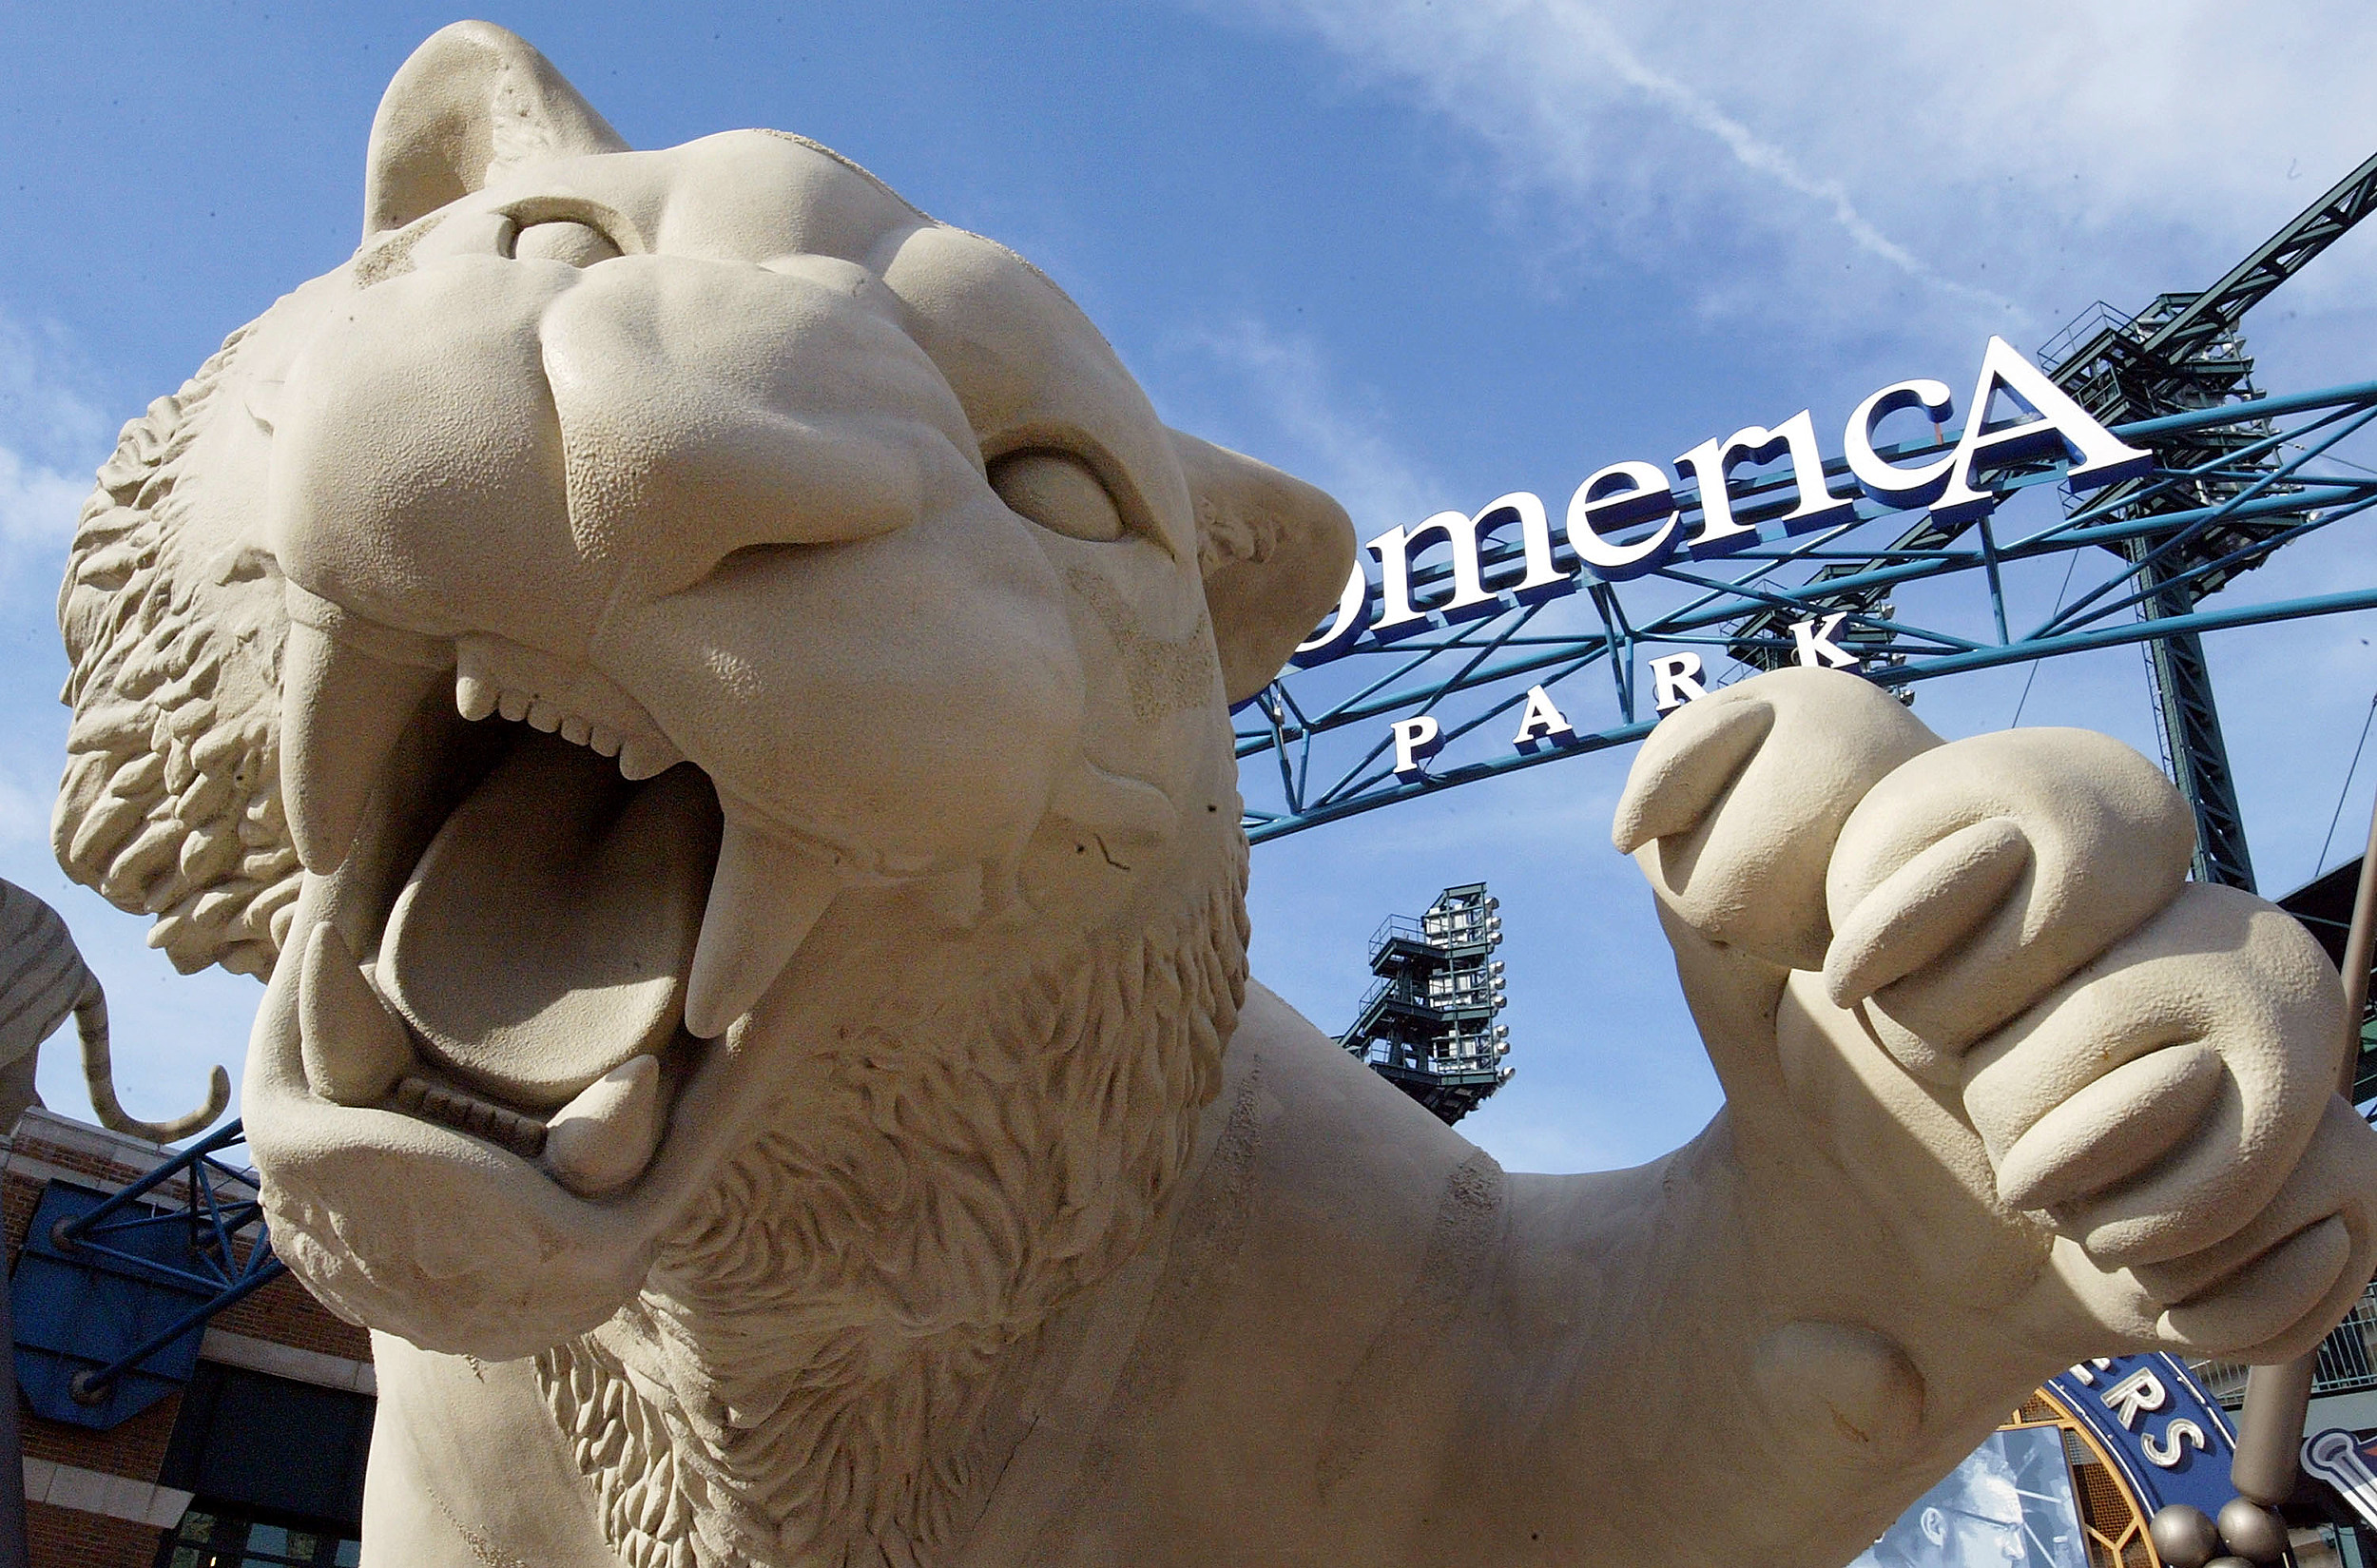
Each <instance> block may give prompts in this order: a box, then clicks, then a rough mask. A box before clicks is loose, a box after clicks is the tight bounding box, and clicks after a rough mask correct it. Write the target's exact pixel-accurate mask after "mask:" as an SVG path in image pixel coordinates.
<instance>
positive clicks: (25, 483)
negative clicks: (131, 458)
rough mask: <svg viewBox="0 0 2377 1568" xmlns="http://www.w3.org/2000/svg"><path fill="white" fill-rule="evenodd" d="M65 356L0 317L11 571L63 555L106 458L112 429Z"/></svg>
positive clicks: (3, 537)
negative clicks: (79, 387)
mask: <svg viewBox="0 0 2377 1568" xmlns="http://www.w3.org/2000/svg"><path fill="white" fill-rule="evenodd" d="M67 358H68V356H67V355H66V354H65V353H64V352H63V348H62V345H61V344H60V343H59V342H58V340H57V339H56V338H55V336H54V335H51V336H49V337H47V338H45V337H42V336H38V335H36V334H35V333H34V332H32V331H30V330H29V329H28V328H26V327H25V326H23V325H22V324H20V323H19V322H17V321H15V320H13V319H10V318H9V317H7V316H5V315H0V559H5V560H6V561H7V564H8V565H9V566H10V568H12V569H14V568H24V569H28V570H29V569H30V568H31V567H32V566H33V565H34V564H35V562H36V561H37V560H39V561H45V562H48V561H54V560H55V559H56V558H57V557H58V556H60V555H61V554H62V553H63V552H64V550H65V547H66V544H67V541H68V540H69V539H71V538H72V537H73V535H74V516H75V513H76V512H77V511H78V510H80V508H81V507H82V504H83V499H84V497H85V496H87V495H88V494H90V486H91V481H90V472H91V469H92V467H93V466H95V465H96V464H97V463H98V461H99V460H100V459H101V458H102V457H104V456H105V455H106V421H105V419H103V418H102V416H100V414H99V411H98V410H97V409H96V408H94V407H93V406H92V405H91V403H90V401H89V400H88V399H87V398H86V397H83V396H82V395H81V394H80V393H79V392H77V391H76V390H75V389H74V387H73V386H72V385H71V383H70V379H69V373H68V371H67V370H66V369H65V367H64V361H65V360H66V359H67Z"/></svg>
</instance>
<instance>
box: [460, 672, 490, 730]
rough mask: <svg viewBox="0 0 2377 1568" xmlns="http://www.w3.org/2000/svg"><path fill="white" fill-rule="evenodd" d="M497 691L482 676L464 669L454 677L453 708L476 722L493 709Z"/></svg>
mask: <svg viewBox="0 0 2377 1568" xmlns="http://www.w3.org/2000/svg"><path fill="white" fill-rule="evenodd" d="M497 695H498V693H497V692H496V690H495V687H494V686H493V683H491V682H490V681H488V680H487V679H486V678H485V677H484V676H480V675H474V674H473V673H471V672H470V671H469V670H467V669H465V670H462V671H460V672H458V673H457V674H455V676H454V711H455V712H457V713H459V714H461V715H462V716H463V717H464V718H466V719H468V720H470V721H471V722H472V723H473V724H476V723H477V722H478V721H479V720H481V719H484V718H486V717H488V716H489V715H490V714H492V713H493V712H494V711H495V700H496V697H497Z"/></svg>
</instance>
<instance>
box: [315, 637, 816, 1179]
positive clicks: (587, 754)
mask: <svg viewBox="0 0 2377 1568" xmlns="http://www.w3.org/2000/svg"><path fill="white" fill-rule="evenodd" d="M302 597H303V599H304V600H305V601H310V602H304V603H295V604H293V609H295V610H298V611H299V612H300V614H302V615H304V616H305V617H306V618H304V619H300V620H296V621H293V623H292V625H291V628H290V636H289V643H288V646H287V648H286V651H285V653H284V656H283V683H284V698H283V731H282V779H283V793H284V797H285V798H286V800H287V803H288V805H289V817H290V824H291V829H292V833H293V836H294V837H295V838H296V840H297V843H298V848H299V853H300V858H301V859H302V860H303V861H305V863H306V865H307V867H308V869H309V872H310V873H311V874H312V879H313V880H317V881H320V882H321V883H322V884H323V885H322V889H321V892H320V897H319V900H317V902H318V905H319V912H320V914H321V916H322V918H319V919H317V920H313V921H311V922H304V921H300V927H299V929H296V930H293V932H292V942H293V946H295V947H296V948H297V949H298V951H297V952H296V953H295V954H293V955H292V957H293V958H296V960H297V967H298V969H299V985H298V992H299V995H298V998H297V1000H298V1006H297V1018H296V1021H297V1023H298V1025H299V1031H298V1032H299V1035H300V1042H301V1059H302V1064H303V1074H304V1080H305V1085H306V1087H307V1088H308V1089H310V1090H311V1091H312V1093H313V1094H316V1095H318V1096H319V1097H320V1098H322V1099H325V1100H329V1101H331V1102H333V1103H335V1104H337V1105H339V1106H343V1107H348V1108H354V1109H363V1108H370V1109H377V1110H379V1111H383V1112H391V1113H397V1114H401V1115H405V1116H410V1117H413V1118H416V1119H418V1120H422V1121H427V1122H432V1123H435V1124H437V1125H440V1126H442V1127H444V1128H447V1129H449V1130H451V1131H453V1132H458V1133H461V1134H464V1135H465V1136H468V1137H470V1138H473V1139H475V1140H478V1141H480V1142H482V1143H484V1144H488V1145H492V1146H493V1147H494V1148H497V1149H500V1150H503V1151H505V1152H508V1153H510V1154H512V1155H513V1156H515V1157H516V1158H518V1159H520V1160H523V1161H528V1162H531V1163H532V1164H533V1165H534V1166H535V1167H536V1168H537V1169H538V1170H540V1171H542V1172H543V1173H544V1174H545V1175H546V1176H548V1177H550V1178H551V1180H552V1181H554V1182H555V1183H557V1184H559V1185H560V1186H561V1187H562V1188H564V1189H566V1190H568V1191H570V1192H571V1193H573V1194H575V1195H577V1196H579V1197H581V1198H602V1197H607V1196H609V1195H611V1194H614V1193H617V1192H619V1191H623V1190H624V1189H627V1188H628V1187H629V1186H631V1185H632V1184H633V1183H634V1182H635V1181H636V1180H637V1178H639V1177H640V1176H642V1175H643V1174H644V1173H645V1171H647V1168H648V1167H649V1166H650V1165H651V1163H652V1160H653V1156H654V1153H655V1152H656V1151H657V1149H658V1148H659V1146H660V1144H661V1142H662V1139H663V1134H664V1130H665V1128H666V1126H667V1118H668V1113H669V1109H670V1106H671V1104H672V1102H673V1101H674V1100H676V1099H677V1098H678V1096H679V1095H680V1094H681V1093H682V1091H683V1089H684V1087H685V1085H686V1083H687V1082H688V1081H689V1080H691V1079H692V1078H693V1077H694V1076H696V1075H697V1074H699V1073H700V1072H701V1070H702V1068H703V1066H704V1064H705V1061H706V1060H707V1058H708V1057H709V1056H710V1055H712V1053H713V1051H714V1042H715V1040H716V1038H717V1036H720V1035H722V1034H724V1033H725V1031H726V1030H727V1028H728V1027H729V1026H730V1025H732V1024H733V1023H734V1022H735V1020H736V1019H738V1018H740V1017H741V1016H743V1015H744V1014H745V1013H746V1012H748V1011H749V1009H750V1008H751V1007H752V1005H753V1004H754V1003H756V1002H757V1001H758V1000H759V999H760V997H761V996H762V995H763V994H764V993H765V991H766V990H767V989H768V987H769V986H770V985H772V984H773V982H774V981H775V979H776V978H777V977H778V976H779V975H780V974H781V972H782V971H783V967H784V965H785V964H786V962H787V961H789V959H790V958H791V957H792V955H793V953H794V952H795V951H796V950H797V949H798V947H799V946H800V944H801V942H802V940H803V939H805V938H806V936H807V935H808V933H809V931H810V930H811V929H812V928H813V927H814V925H815V924H816V922H817V920H818V919H819V917H820V916H821V915H822V914H823V912H824V910H825V908H826V906H827V905H828V904H829V903H831V901H832V900H833V899H834V897H835V895H836V894H837V893H838V892H839V891H840V890H841V886H842V885H843V881H844V878H845V877H846V876H847V875H848V873H846V872H845V871H842V870H841V869H838V867H837V865H836V863H835V861H834V858H833V856H832V852H831V851H830V850H823V849H821V847H820V846H817V845H813V844H802V843H795V842H788V836H787V835H784V834H783V833H782V832H781V831H777V830H772V829H766V828H761V827H757V826H755V825H753V824H752V823H750V822H749V821H748V820H747V814H746V813H744V812H741V811H738V810H736V809H734V808H733V807H731V806H727V807H722V805H721V803H720V798H719V792H718V791H717V789H716V788H715V787H714V786H713V784H712V783H711V781H710V779H709V777H708V776H707V775H706V774H705V773H704V772H703V771H702V770H701V769H700V768H698V767H696V766H695V765H692V764H690V763H687V762H685V761H684V760H683V759H682V757H681V754H680V753H679V752H678V751H677V749H676V747H675V746H674V745H672V744H671V743H670V742H669V741H668V739H667V735H666V734H665V733H664V732H663V731H662V729H661V728H660V726H658V725H657V724H656V723H655V722H654V721H653V720H652V719H651V717H650V716H649V715H648V714H647V713H646V712H645V710H644V709H643V708H642V707H640V706H639V705H638V704H637V703H636V702H635V701H634V700H633V699H632V698H631V697H629V696H628V694H627V693H626V692H625V691H623V690H621V689H620V688H619V687H617V686H616V685H614V684H613V683H611V682H610V681H609V680H608V679H607V678H606V677H604V676H603V675H601V674H600V673H598V672H596V671H594V670H593V669H592V668H589V667H586V666H580V665H573V664H570V663H568V662H566V661H561V660H556V659H553V658H551V656H549V655H545V654H542V653H539V652H536V651H535V650H532V649H530V648H523V647H521V646H520V645H517V644H513V643H510V642H507V641H505V640H504V639H501V638H498V637H494V636H492V635H486V634H468V635H464V636H462V637H460V638H458V639H454V640H452V641H448V640H444V639H433V638H427V637H419V636H416V635H415V634H413V633H410V632H403V631H397V630H395V629H389V628H386V627H381V626H377V625H371V624H366V623H359V622H358V621H357V620H356V619H355V618H353V617H351V616H348V615H346V614H345V612H343V611H341V610H338V608H337V607H336V606H331V605H328V604H327V602H326V601H320V600H314V599H313V598H312V596H311V595H303V596H302ZM291 598H292V600H293V601H297V600H299V599H300V594H298V593H297V592H293V593H292V594H291ZM321 622H328V623H330V624H329V626H328V627H327V628H325V627H324V626H323V625H320V624H316V623H321Z"/></svg>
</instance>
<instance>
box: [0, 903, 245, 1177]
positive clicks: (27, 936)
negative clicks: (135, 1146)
mask: <svg viewBox="0 0 2377 1568" xmlns="http://www.w3.org/2000/svg"><path fill="white" fill-rule="evenodd" d="M69 1013H71V1014H72V1015H73V1016H74V1024H75V1033H76V1034H77V1035H78V1036H81V1039H82V1045H83V1078H84V1081H85V1082H86V1083H87V1085H88V1086H89V1088H90V1102H91V1109H92V1110H94V1111H96V1112H97V1113H98V1114H99V1120H100V1123H101V1125H103V1126H105V1127H107V1128H109V1129H112V1130H113V1131H115V1132H126V1133H130V1134H131V1135H132V1136H134V1137H139V1138H146V1139H148V1140H149V1141H150V1142H152V1143H170V1142H171V1141H173V1140H174V1139H176V1138H184V1137H187V1136H189V1135H190V1134H191V1133H192V1132H197V1131H198V1130H199V1129H201V1128H203V1127H204V1126H206V1125H207V1124H208V1123H210V1122H212V1121H213V1120H214V1119H215V1118H216V1117H218V1116H220V1115H222V1112H223V1108H224V1107H225V1106H227V1105H229V1104H230V1103H231V1075H230V1074H227V1073H225V1072H224V1071H223V1070H222V1068H221V1067H217V1068H216V1069H215V1070H214V1074H213V1076H212V1078H211V1079H210V1080H209V1082H208V1084H207V1088H206V1103H205V1104H204V1105H203V1106H202V1107H200V1108H199V1109H198V1110H196V1111H192V1112H190V1113H188V1114H186V1115H182V1116H175V1117H173V1118H172V1119H171V1120H168V1121H142V1120H141V1119H139V1118H138V1117H136V1116H132V1115H129V1114H126V1112H125V1109H124V1106H123V1103H122V1102H121V1101H119V1100H118V1099H117V1098H116V1085H115V1068H114V1064H113V1062H112V1060H111V1059H110V1057H109V1055H108V1051H107V997H106V992H105V991H103V990H102V989H101V988H100V984H99V978H98V977H97V976H95V975H93V974H92V973H91V972H90V969H89V967H88V966H87V965H86V964H85V963H84V962H83V955H82V953H81V952H80V951H79V950H78V949H77V948H76V947H75V945H74V938H73V936H72V934H71V933H69V932H68V930H67V927H66V920H65V918H64V917H62V916H61V915H59V913H58V912H57V911H56V910H54V909H52V908H50V907H49V905H48V904H47V903H45V902H43V901H42V900H40V899H38V898H36V897H35V896H34V895H32V894H31V893H29V892H27V891H26V890H25V889H24V888H21V887H19V886H17V885H16V884H15V883H14V882H10V881H0V1129H6V1128H12V1127H14V1126H15V1125H16V1118H17V1117H19V1116H20V1115H22V1114H24V1113H25V1111H26V1109H27V1107H29V1106H34V1105H39V1104H40V1103H41V1096H40V1095H39V1094H37V1093H35V1091H34V1089H33V1066H34V1062H35V1061H36V1059H37V1057H38V1054H39V1051H40V1047H41V1042H42V1041H44V1040H46V1039H48V1037H49V1036H50V1035H52V1034H53V1033H55V1032H56V1030H57V1028H58V1026H59V1025H60V1024H62V1023H64V1022H65V1021H66V1018H67V1015H68V1014H69Z"/></svg>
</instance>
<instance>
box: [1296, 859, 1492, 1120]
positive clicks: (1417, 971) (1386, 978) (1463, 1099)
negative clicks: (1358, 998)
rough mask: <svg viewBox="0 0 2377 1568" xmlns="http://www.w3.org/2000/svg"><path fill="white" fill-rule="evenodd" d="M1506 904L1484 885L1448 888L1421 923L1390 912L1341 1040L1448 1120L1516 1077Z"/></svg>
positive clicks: (1374, 937) (1375, 936) (1374, 940)
mask: <svg viewBox="0 0 2377 1568" xmlns="http://www.w3.org/2000/svg"><path fill="white" fill-rule="evenodd" d="M1501 907H1502V904H1501V900H1499V899H1497V898H1495V897H1493V896H1492V895H1491V894H1489V893H1487V892H1486V886H1485V883H1483V882H1469V883H1465V884H1464V885H1462V886H1459V887H1448V888H1446V889H1445V890H1444V891H1443V892H1441V893H1440V894H1438V895H1437V899H1436V902H1434V903H1432V904H1430V905H1428V908H1427V912H1426V913H1425V914H1423V915H1421V916H1420V918H1419V919H1418V920H1413V919H1412V918H1411V917H1410V916H1408V915H1389V916H1388V917H1387V918H1386V919H1385V920H1383V921H1382V922H1380V925H1379V928H1378V930H1376V931H1374V932H1372V933H1371V935H1370V971H1371V973H1372V974H1374V975H1376V976H1378V981H1377V983H1376V984H1374V985H1372V986H1371V987H1370V989H1369V991H1368V992H1366V993H1365V994H1364V995H1363V996H1362V1005H1361V1007H1360V1008H1359V1009H1358V1010H1357V1012H1356V1013H1355V1016H1354V1024H1353V1027H1352V1028H1351V1029H1348V1030H1347V1031H1345V1033H1344V1034H1343V1035H1341V1036H1338V1039H1337V1043H1338V1044H1340V1045H1342V1046H1343V1047H1344V1048H1345V1049H1346V1050H1347V1051H1348V1052H1350V1053H1352V1054H1353V1055H1355V1056H1356V1057H1358V1058H1360V1059H1361V1060H1362V1061H1365V1062H1367V1063H1369V1064H1370V1067H1371V1069H1372V1070H1373V1071H1374V1072H1376V1073H1377V1074H1379V1075H1380V1076H1381V1077H1382V1078H1384V1079H1386V1081H1387V1082H1389V1083H1391V1084H1393V1085H1395V1087H1396V1088H1398V1089H1401V1091H1402V1092H1403V1093H1404V1094H1409V1095H1410V1096H1411V1097H1412V1098H1413V1099H1415V1100H1418V1101H1419V1102H1420V1104H1421V1105H1423V1106H1425V1107H1427V1108H1428V1110H1429V1111H1430V1112H1431V1113H1434V1114H1435V1115H1436V1116H1437V1117H1438V1118H1439V1119H1440V1120H1441V1121H1443V1122H1444V1123H1445V1124H1446V1125H1447V1126H1450V1125H1451V1124H1452V1123H1454V1122H1457V1121H1459V1120H1460V1119H1461V1117H1463V1116H1465V1115H1467V1114H1468V1113H1470V1112H1471V1111H1472V1110H1474V1109H1476V1108H1477V1105H1478V1101H1480V1100H1482V1099H1484V1098H1485V1097H1486V1096H1487V1095H1488V1094H1493V1093H1494V1092H1495V1091H1496V1090H1498V1089H1499V1088H1501V1087H1502V1085H1504V1084H1506V1083H1508V1082H1509V1081H1510V1080H1511V1074H1513V1073H1514V1072H1516V1071H1517V1069H1515V1068H1512V1067H1510V1066H1508V1065H1506V1064H1505V1063H1504V1062H1503V1060H1502V1058H1503V1057H1504V1056H1506V1055H1510V1049H1511V1044H1510V1034H1511V1031H1510V1025H1508V1024H1506V1023H1498V1022H1497V1021H1496V1020H1495V1015H1496V1014H1498V1013H1499V1012H1500V1011H1501V1010H1502V1008H1503V1005H1504V1004H1505V1002H1506V1001H1507V1000H1508V999H1509V998H1508V997H1506V996H1505V995H1504V991H1505V981H1504V979H1503V976H1502V960H1501V959H1499V958H1495V957H1493V953H1494V950H1495V949H1496V948H1498V947H1499V946H1501V945H1502V916H1501Z"/></svg>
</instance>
